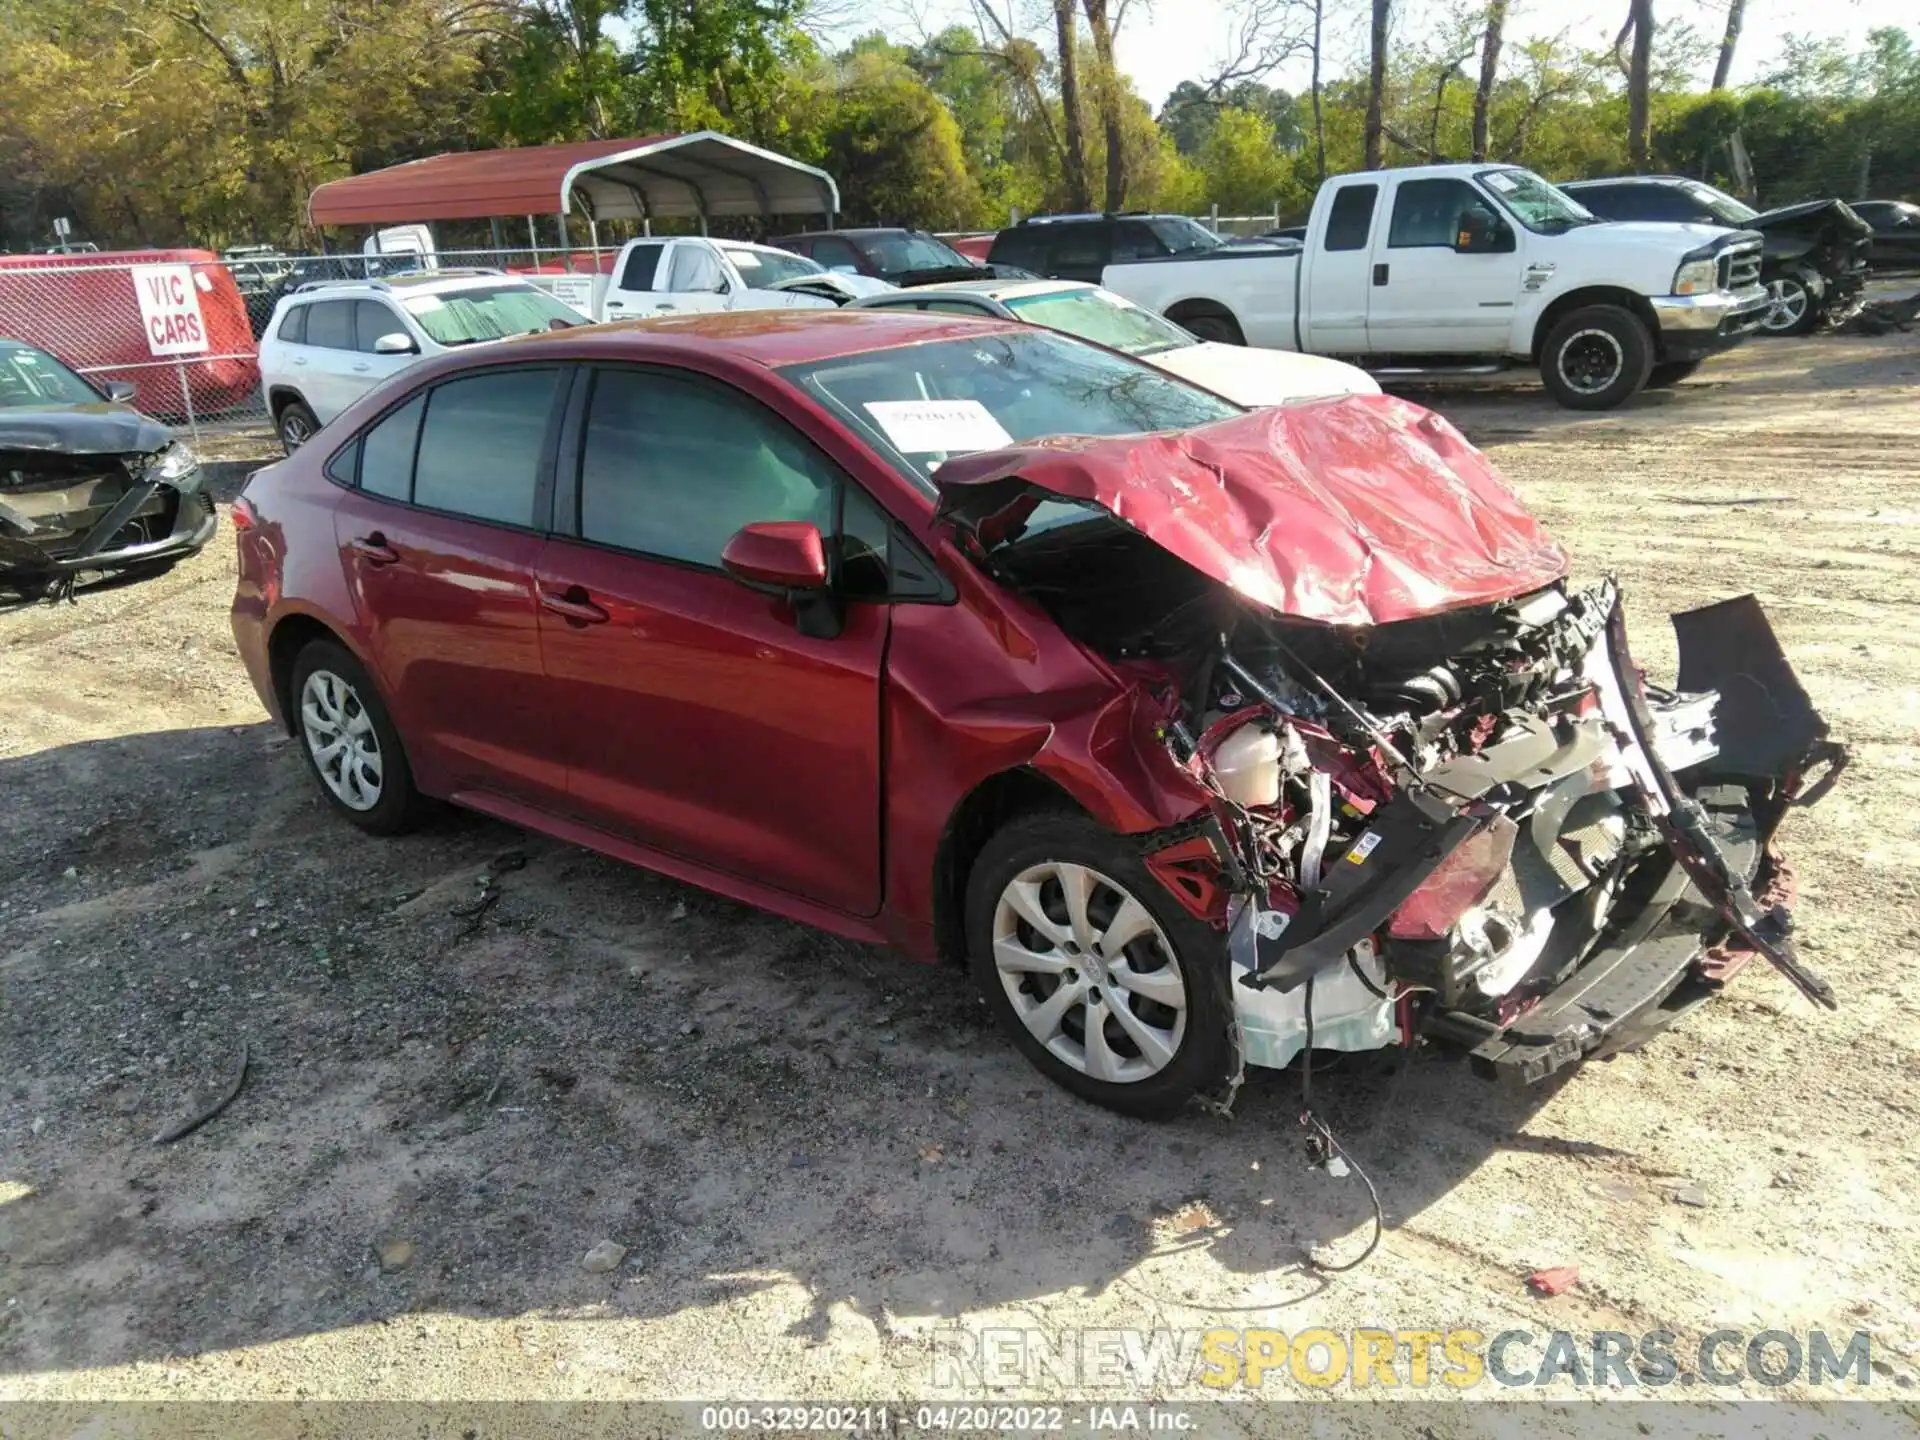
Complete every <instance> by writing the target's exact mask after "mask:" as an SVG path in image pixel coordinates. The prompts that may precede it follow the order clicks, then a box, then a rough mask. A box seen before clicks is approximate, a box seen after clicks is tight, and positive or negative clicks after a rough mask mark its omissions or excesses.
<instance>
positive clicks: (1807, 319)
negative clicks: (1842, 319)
mask: <svg viewBox="0 0 1920 1440" xmlns="http://www.w3.org/2000/svg"><path fill="white" fill-rule="evenodd" d="M1767 290H1768V292H1769V293H1770V294H1771V295H1772V296H1773V305H1772V307H1771V308H1770V309H1768V311H1767V315H1766V318H1765V319H1764V320H1762V321H1761V322H1760V333H1761V334H1763V335H1805V334H1806V333H1807V332H1808V331H1810V330H1812V329H1813V327H1814V326H1816V325H1818V324H1819V323H1820V316H1821V313H1822V306H1821V300H1820V296H1818V295H1817V294H1815V293H1814V288H1813V286H1812V285H1810V284H1809V283H1808V280H1807V276H1806V275H1805V274H1804V273H1802V272H1800V271H1797V270H1788V271H1784V272H1783V273H1781V274H1779V275H1776V276H1774V277H1773V279H1772V280H1770V281H1768V282H1767Z"/></svg>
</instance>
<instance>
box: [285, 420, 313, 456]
mask: <svg viewBox="0 0 1920 1440" xmlns="http://www.w3.org/2000/svg"><path fill="white" fill-rule="evenodd" d="M312 438H313V428H312V427H311V426H310V425H308V424H307V417H306V416H304V415H302V414H300V412H299V411H297V410H296V411H291V412H289V413H287V414H285V415H282V416H281V417H280V443H281V444H283V445H284V446H286V448H287V451H288V453H292V452H293V451H295V450H298V449H299V448H300V447H301V446H302V445H304V444H306V443H307V441H309V440H311V439H312Z"/></svg>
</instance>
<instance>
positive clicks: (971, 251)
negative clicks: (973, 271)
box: [934, 230, 998, 265]
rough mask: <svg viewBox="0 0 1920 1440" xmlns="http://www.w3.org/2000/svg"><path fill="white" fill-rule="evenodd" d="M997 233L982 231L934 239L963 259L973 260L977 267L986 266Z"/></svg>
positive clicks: (938, 236)
mask: <svg viewBox="0 0 1920 1440" xmlns="http://www.w3.org/2000/svg"><path fill="white" fill-rule="evenodd" d="M997 233H998V232H997V231H993V230H981V231H978V232H970V233H968V234H965V235H936V236H934V239H936V240H938V241H940V242H941V243H942V244H944V245H945V246H946V247H947V248H948V249H949V250H951V251H953V253H954V254H956V255H958V256H959V257H960V258H961V259H963V260H971V261H973V262H974V263H975V264H977V265H985V264H986V263H987V255H988V254H989V253H990V252H991V251H992V249H993V237H994V236H995V235H996V234H997Z"/></svg>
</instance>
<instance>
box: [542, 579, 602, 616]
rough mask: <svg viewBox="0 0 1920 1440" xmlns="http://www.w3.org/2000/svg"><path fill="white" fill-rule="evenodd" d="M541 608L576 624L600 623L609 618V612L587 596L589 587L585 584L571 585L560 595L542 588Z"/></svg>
mask: <svg viewBox="0 0 1920 1440" xmlns="http://www.w3.org/2000/svg"><path fill="white" fill-rule="evenodd" d="M540 608H541V609H542V610H551V611H552V612H553V613H554V614H556V615H561V616H565V617H566V619H567V620H568V621H569V622H570V623H571V624H575V625H600V624H604V623H605V622H606V618H607V612H606V611H604V610H602V609H601V608H600V607H599V606H598V605H596V604H594V603H593V601H592V600H590V599H588V598H587V587H586V586H584V585H569V586H568V587H567V588H566V589H565V590H564V591H562V592H561V593H560V594H558V595H556V594H554V593H553V592H552V591H551V590H542V591H541V592H540Z"/></svg>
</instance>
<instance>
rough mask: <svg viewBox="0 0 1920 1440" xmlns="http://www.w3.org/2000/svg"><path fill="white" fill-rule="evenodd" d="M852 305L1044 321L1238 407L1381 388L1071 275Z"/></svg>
mask: <svg viewBox="0 0 1920 1440" xmlns="http://www.w3.org/2000/svg"><path fill="white" fill-rule="evenodd" d="M854 304H855V308H857V309H862V310H868V309H871V310H926V311H932V312H934V313H936V314H947V315H979V316H989V317H992V318H993V319H996V320H1019V321H1024V322H1025V323H1026V324H1029V325H1044V326H1046V327H1047V328H1048V329H1049V330H1058V331H1060V332H1061V333H1062V334H1065V335H1077V336H1079V337H1080V338H1081V339H1082V340H1091V341H1093V342H1094V343H1095V344H1096V345H1105V346H1107V347H1108V348H1109V349H1112V350H1119V351H1122V352H1123V353H1125V354H1128V355H1131V356H1133V357H1134V358H1135V359H1136V360H1144V361H1146V362H1147V363H1148V364H1149V365H1151V366H1153V367H1154V368H1155V369H1158V370H1168V371H1171V372H1172V373H1173V374H1175V375H1178V376H1180V377H1181V378H1183V379H1186V380H1191V381H1193V383H1194V384H1196V385H1201V386H1205V387H1206V388H1207V389H1209V390H1211V391H1213V393H1214V394H1216V395H1224V396H1226V397H1227V398H1228V399H1229V400H1231V401H1233V402H1234V403H1235V404H1238V405H1247V406H1255V407H1257V406H1261V405H1284V404H1286V403H1288V402H1289V401H1293V400H1308V399H1315V398H1320V397H1324V396H1328V395H1378V394H1379V393H1380V386H1379V384H1378V382H1376V381H1375V380H1374V378H1373V377H1372V376H1371V375H1369V374H1367V372H1366V371H1364V370H1362V369H1361V368H1360V367H1359V366H1357V365H1348V364H1345V363H1344V362H1342V361H1339V360H1329V359H1327V358H1326V357H1325V356H1322V355H1297V354H1290V353H1288V352H1286V351H1283V350H1247V349H1243V348H1242V347H1240V346H1238V345H1222V344H1220V343H1219V342H1218V341H1214V340H1202V339H1200V338H1199V337H1198V336H1196V335H1194V334H1193V333H1192V332H1190V331H1187V330H1183V329H1181V328H1180V327H1179V326H1178V325H1176V324H1174V323H1173V322H1172V321H1171V320H1168V319H1166V318H1165V317H1163V316H1160V315H1156V314H1154V313H1153V311H1151V310H1147V309H1143V308H1142V307H1140V306H1138V305H1136V304H1134V303H1133V302H1132V301H1131V300H1127V299H1123V298H1122V297H1121V296H1118V295H1115V294H1114V293H1113V292H1112V291H1110V290H1102V289H1101V288H1100V287H1099V286H1098V285H1082V284H1079V283H1077V282H1075V281H1072V280H966V281H962V282H960V283H959V284H956V285H929V286H926V287H924V288H922V289H917V290H901V291H897V292H895V293H894V294H891V295H876V296H874V297H873V298H872V299H870V300H858V301H855V302H854Z"/></svg>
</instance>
